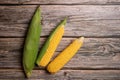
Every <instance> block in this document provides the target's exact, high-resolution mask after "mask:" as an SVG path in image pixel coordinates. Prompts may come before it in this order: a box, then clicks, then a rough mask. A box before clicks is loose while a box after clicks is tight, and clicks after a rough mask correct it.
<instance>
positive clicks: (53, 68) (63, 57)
mask: <svg viewBox="0 0 120 80" xmlns="http://www.w3.org/2000/svg"><path fill="white" fill-rule="evenodd" d="M83 40H84V37H81V38H79V39H76V40H75V41H73V42H72V43H71V44H70V45H69V46H68V47H67V48H66V49H65V50H63V51H62V52H61V53H60V54H59V55H58V56H57V57H56V58H55V59H54V60H53V61H52V62H51V63H50V64H49V65H48V66H47V70H48V71H49V72H50V73H56V72H57V71H59V70H60V69H61V68H62V67H63V66H64V65H65V64H66V63H67V62H68V61H69V60H70V59H71V58H72V57H73V56H74V55H75V53H76V52H77V51H78V50H79V48H80V47H81V46H82V44H83Z"/></svg>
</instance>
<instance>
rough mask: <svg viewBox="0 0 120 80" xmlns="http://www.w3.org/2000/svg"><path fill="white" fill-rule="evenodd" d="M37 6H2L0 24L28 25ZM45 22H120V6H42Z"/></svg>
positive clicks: (0, 7)
mask: <svg viewBox="0 0 120 80" xmlns="http://www.w3.org/2000/svg"><path fill="white" fill-rule="evenodd" d="M36 7H37V6H36V5H20V6H0V11H1V13H0V24H9V23H13V24H15V23H28V22H29V21H30V19H31V17H32V15H33V13H34V11H35V9H36ZM41 10H42V17H43V21H51V22H52V21H53V22H54V21H59V20H62V19H63V18H64V17H68V22H79V21H84V20H95V21H97V20H119V19H120V6H119V5H102V6H101V5H62V6H61V5H41Z"/></svg>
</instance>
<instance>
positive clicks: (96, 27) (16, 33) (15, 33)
mask: <svg viewBox="0 0 120 80" xmlns="http://www.w3.org/2000/svg"><path fill="white" fill-rule="evenodd" d="M59 22H60V21H43V25H42V26H43V28H42V34H41V36H48V35H49V34H50V32H51V31H52V30H53V29H54V28H55V27H56V25H57V24H58V23H59ZM27 29H28V24H0V37H25V34H26V31H27ZM64 36H67V37H71V36H74V37H79V36H86V37H120V20H98V21H78V22H72V21H71V22H68V23H67V25H66V27H65V33H64Z"/></svg>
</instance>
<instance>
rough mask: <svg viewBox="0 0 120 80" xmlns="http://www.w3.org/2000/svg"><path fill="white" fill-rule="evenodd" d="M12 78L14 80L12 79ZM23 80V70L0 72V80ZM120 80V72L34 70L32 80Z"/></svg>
mask: <svg viewBox="0 0 120 80" xmlns="http://www.w3.org/2000/svg"><path fill="white" fill-rule="evenodd" d="M11 78H12V79H11ZM3 79H9V80H13V79H14V80H21V79H22V80H23V79H25V76H24V73H23V71H22V70H14V69H6V70H0V80H3ZM38 79H42V80H120V70H61V71H59V72H58V73H56V74H53V75H51V74H49V73H47V72H46V71H44V70H33V74H32V76H31V77H30V80H38Z"/></svg>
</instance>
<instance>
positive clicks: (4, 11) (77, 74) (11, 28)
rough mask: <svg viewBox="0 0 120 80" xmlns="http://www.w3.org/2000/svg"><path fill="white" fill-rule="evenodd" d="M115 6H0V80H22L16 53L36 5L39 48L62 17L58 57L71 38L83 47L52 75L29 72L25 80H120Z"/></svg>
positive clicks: (84, 2)
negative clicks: (39, 15)
mask: <svg viewBox="0 0 120 80" xmlns="http://www.w3.org/2000/svg"><path fill="white" fill-rule="evenodd" d="M119 4H120V0H0V80H25V76H24V73H23V68H22V54H23V53H22V49H23V43H24V38H25V35H26V31H27V29H28V24H29V22H30V19H31V17H32V15H33V13H34V11H35V9H36V7H37V6H38V5H41V10H42V25H43V31H42V35H41V39H40V43H41V44H40V47H41V45H42V44H43V43H44V41H45V40H46V38H47V37H48V35H49V33H50V32H51V31H52V30H53V29H54V28H55V27H56V25H57V24H58V23H59V22H60V21H61V20H63V19H64V17H66V16H67V17H68V22H67V25H66V27H65V34H64V37H63V39H62V41H61V43H60V45H59V47H58V48H57V50H56V52H55V56H56V55H57V54H58V53H60V52H61V51H62V50H63V49H64V48H65V47H66V46H67V45H68V44H70V43H71V41H73V40H74V39H75V38H78V37H80V36H85V37H86V39H85V42H84V45H83V47H82V48H81V49H80V50H79V51H78V53H77V54H76V55H75V56H74V57H73V58H72V59H71V60H70V61H69V63H67V64H66V65H65V66H64V68H62V70H60V71H59V72H58V73H56V74H54V75H51V74H49V73H47V72H46V71H45V70H44V69H43V68H39V67H37V66H36V67H35V68H34V70H33V73H32V76H31V77H30V80H40V79H41V80H120V5H119Z"/></svg>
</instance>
